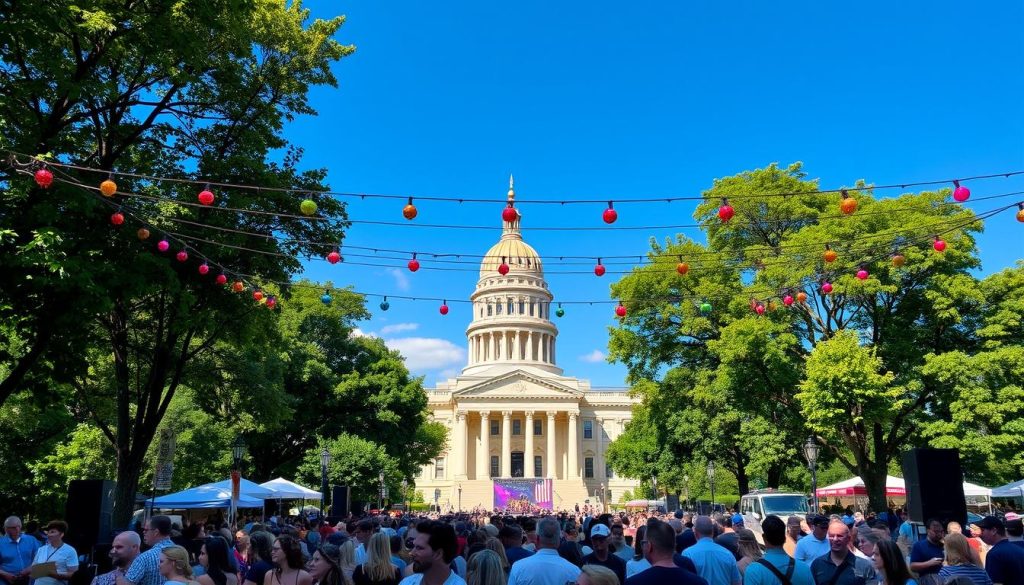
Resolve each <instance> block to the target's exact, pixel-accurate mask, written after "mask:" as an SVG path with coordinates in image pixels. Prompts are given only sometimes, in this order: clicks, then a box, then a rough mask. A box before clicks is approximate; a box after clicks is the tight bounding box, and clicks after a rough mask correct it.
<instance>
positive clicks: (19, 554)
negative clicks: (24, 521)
mask: <svg viewBox="0 0 1024 585" xmlns="http://www.w3.org/2000/svg"><path fill="white" fill-rule="evenodd" d="M4 533H5V534H4V536H2V537H0V579H2V580H3V581H4V583H5V584H6V585H28V577H29V575H30V574H31V573H32V559H33V558H35V556H36V551H37V550H39V541H38V540H36V539H35V538H34V537H32V536H26V535H24V534H22V533H21V518H18V517H17V516H11V517H9V518H7V520H4Z"/></svg>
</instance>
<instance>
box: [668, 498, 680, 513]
mask: <svg viewBox="0 0 1024 585" xmlns="http://www.w3.org/2000/svg"><path fill="white" fill-rule="evenodd" d="M678 509H679V496H678V495H677V494H668V495H667V496H665V511H666V512H675V511H676V510H678Z"/></svg>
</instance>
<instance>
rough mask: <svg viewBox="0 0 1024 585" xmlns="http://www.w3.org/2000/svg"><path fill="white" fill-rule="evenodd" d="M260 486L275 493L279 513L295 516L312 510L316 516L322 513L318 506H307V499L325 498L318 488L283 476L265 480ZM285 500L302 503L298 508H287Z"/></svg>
mask: <svg viewBox="0 0 1024 585" xmlns="http://www.w3.org/2000/svg"><path fill="white" fill-rule="evenodd" d="M260 487H262V488H266V489H268V490H270V491H271V492H273V493H274V496H273V498H272V499H274V500H277V510H278V513H285V512H287V513H288V514H289V515H294V516H298V515H299V514H305V513H310V512H312V513H313V515H314V516H316V515H319V513H320V508H318V507H316V506H306V500H315V501H320V500H323V497H324V496H323V494H321V493H320V492H318V491H316V490H311V489H309V488H308V487H305V486H302V485H299V484H297V483H295V482H293V481H288V480H287V479H285V478H283V477H279V478H277V479H272V480H270V481H265V482H263V483H261V484H260ZM283 500H302V504H301V505H300V506H299V507H298V508H289V509H287V510H285V509H284V507H283V506H282V504H281V502H282V501H283Z"/></svg>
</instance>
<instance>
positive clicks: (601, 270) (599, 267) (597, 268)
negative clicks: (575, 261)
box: [594, 258, 605, 276]
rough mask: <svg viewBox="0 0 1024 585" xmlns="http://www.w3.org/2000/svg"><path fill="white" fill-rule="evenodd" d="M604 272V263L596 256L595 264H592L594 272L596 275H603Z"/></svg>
mask: <svg viewBox="0 0 1024 585" xmlns="http://www.w3.org/2000/svg"><path fill="white" fill-rule="evenodd" d="M604 273H605V269H604V264H601V259H600V258H598V259H597V266H594V274H596V275H598V276H604Z"/></svg>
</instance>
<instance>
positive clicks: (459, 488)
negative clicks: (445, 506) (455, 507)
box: [455, 481, 462, 512]
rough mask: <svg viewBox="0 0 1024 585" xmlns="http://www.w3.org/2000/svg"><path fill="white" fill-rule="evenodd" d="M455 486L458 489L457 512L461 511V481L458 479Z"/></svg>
mask: <svg viewBox="0 0 1024 585" xmlns="http://www.w3.org/2000/svg"><path fill="white" fill-rule="evenodd" d="M455 487H456V488H457V489H458V490H459V500H458V503H459V512H462V482H461V481H460V482H458V483H457V484H455Z"/></svg>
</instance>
